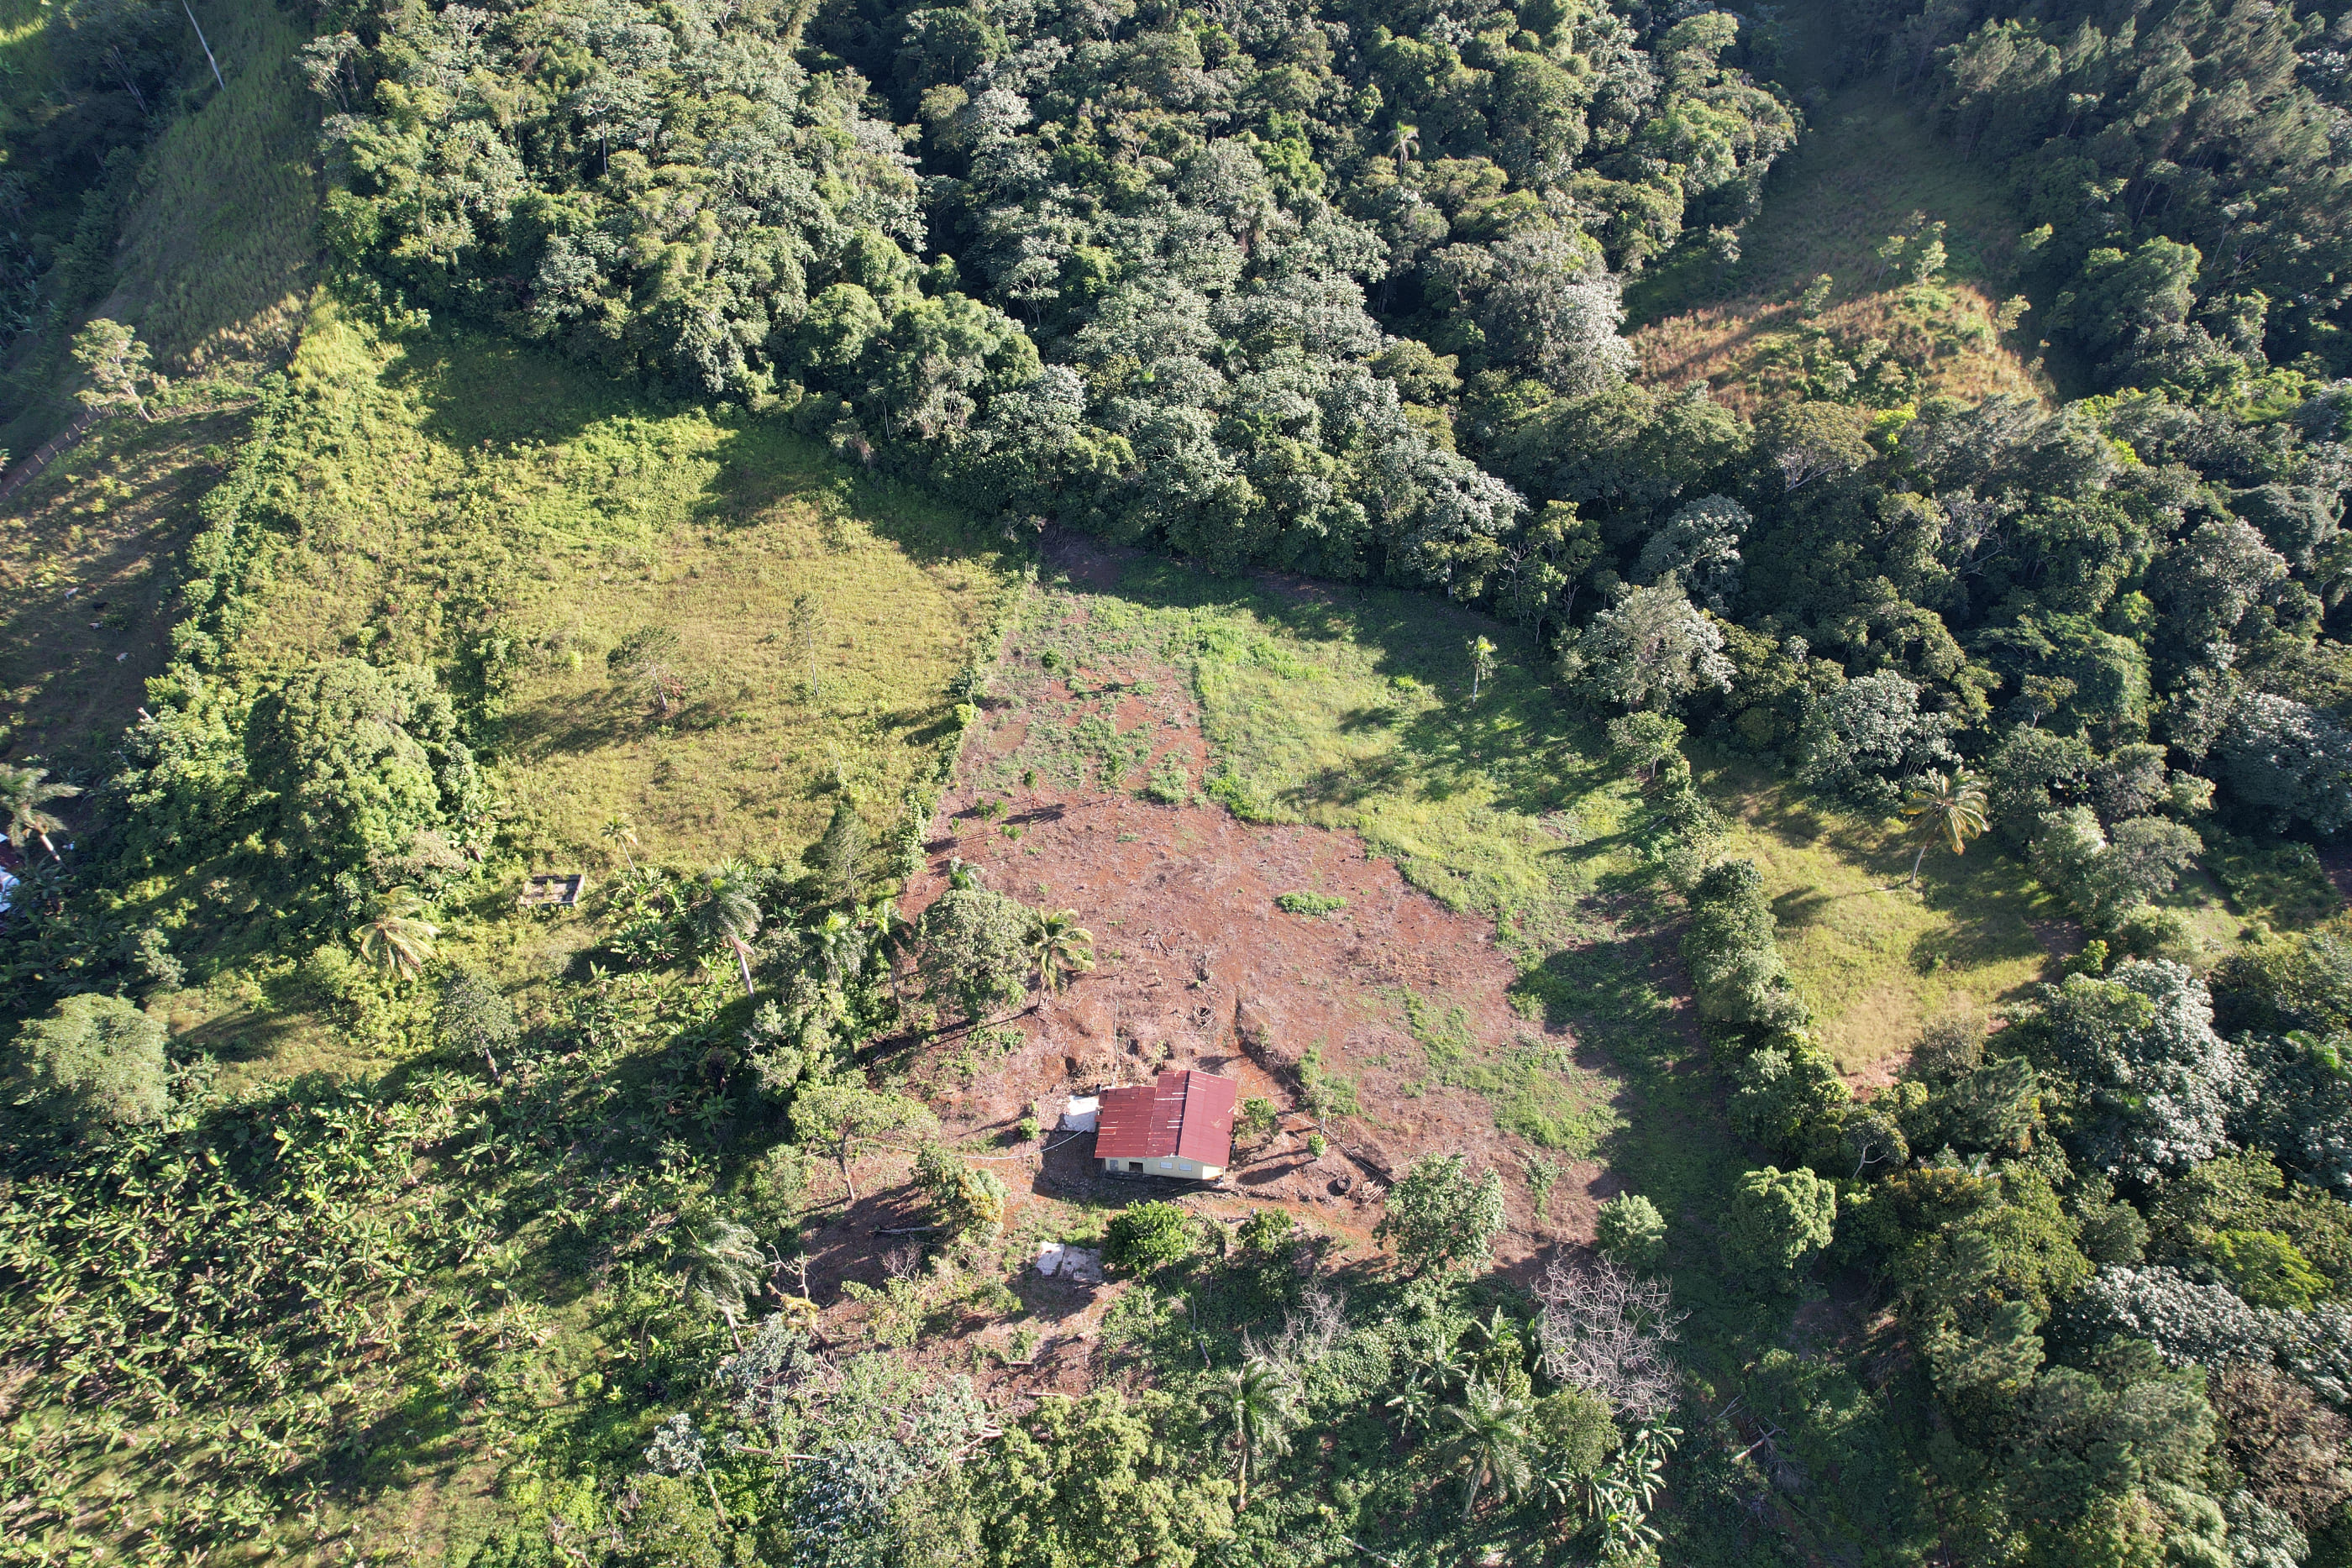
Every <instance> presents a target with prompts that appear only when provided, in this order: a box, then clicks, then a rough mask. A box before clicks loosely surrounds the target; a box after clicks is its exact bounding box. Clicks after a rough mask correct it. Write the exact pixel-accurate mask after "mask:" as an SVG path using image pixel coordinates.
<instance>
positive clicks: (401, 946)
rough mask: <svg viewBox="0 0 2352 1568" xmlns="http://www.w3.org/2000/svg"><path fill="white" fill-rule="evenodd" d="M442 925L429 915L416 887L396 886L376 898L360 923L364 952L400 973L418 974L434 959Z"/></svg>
mask: <svg viewBox="0 0 2352 1568" xmlns="http://www.w3.org/2000/svg"><path fill="white" fill-rule="evenodd" d="M440 935H441V927H439V926H438V925H434V924H433V923H432V922H431V921H429V920H427V919H425V900H424V899H423V898H421V897H419V896H418V895H417V892H416V890H415V888H413V887H396V888H394V889H393V890H392V891H391V892H390V893H388V894H384V895H383V897H382V898H380V899H378V900H376V904H375V909H374V911H373V914H371V915H369V916H368V920H367V924H365V925H362V926H361V927H360V956H361V957H362V958H366V959H369V960H371V961H373V962H374V963H378V964H381V965H383V967H385V968H387V969H389V970H391V971H392V972H393V973H394V975H396V976H402V977H409V978H414V977H415V976H417V975H418V974H421V973H422V972H423V971H424V968H425V965H426V964H428V963H430V962H432V960H433V940H434V938H435V937H436V936H440Z"/></svg>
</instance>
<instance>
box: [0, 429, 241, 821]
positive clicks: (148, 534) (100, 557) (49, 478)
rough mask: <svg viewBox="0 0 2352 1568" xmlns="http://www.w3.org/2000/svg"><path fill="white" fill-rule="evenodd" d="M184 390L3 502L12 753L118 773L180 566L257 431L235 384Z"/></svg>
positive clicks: (1, 547) (5, 709)
mask: <svg viewBox="0 0 2352 1568" xmlns="http://www.w3.org/2000/svg"><path fill="white" fill-rule="evenodd" d="M184 390H185V391H186V392H188V393H190V394H191V395H189V396H188V397H187V399H186V400H185V402H183V403H182V404H181V406H178V407H166V408H163V409H160V410H159V412H158V417H157V418H156V419H155V421H154V422H153V423H142V421H140V420H137V419H114V420H109V421H107V422H106V423H103V424H100V425H99V426H98V427H96V428H95V429H94V430H93V431H92V432H91V433H90V434H89V436H88V437H87V438H86V439H84V441H83V442H82V444H80V445H79V446H78V447H76V448H75V449H74V450H73V451H71V452H69V453H68V454H67V455H65V456H64V457H63V458H61V459H60V460H59V461H58V463H57V464H55V465H53V466H52V467H51V468H50V469H49V470H48V471H47V473H45V474H44V475H43V476H41V477H40V478H39V479H37V480H36V481H34V482H33V483H31V484H29V485H27V486H25V487H24V488H23V489H22V490H20V491H19V492H18V493H17V494H16V495H15V496H12V497H9V499H8V501H7V502H6V503H5V505H0V755H5V756H6V757H8V758H11V759H12V760H14V759H21V758H26V757H37V758H41V759H42V760H43V761H45V762H46V763H47V765H48V766H49V767H50V768H53V769H55V770H56V771H58V773H59V774H60V775H61V776H67V777H76V778H81V777H86V776H88V775H90V774H93V773H97V772H100V771H102V770H104V769H106V768H110V766H111V758H112V752H113V750H114V748H115V747H116V745H117V744H118V742H119V741H120V739H121V734H122V730H123V727H125V726H126V725H128V724H130V723H131V722H132V721H133V720H134V719H135V718H136V717H137V708H138V705H139V703H140V702H141V700H142V697H143V695H144V693H145V686H144V683H145V681H146V679H147V677H148V676H150V675H152V674H155V672H156V671H157V670H159V669H161V668H162V667H163V661H164V659H165V658H166V657H167V656H168V652H169V649H168V644H167V643H166V641H165V634H166V633H167V632H168V631H169V630H170V625H171V605H172V596H173V593H174V592H175V591H176V590H177V588H178V586H179V583H178V572H177V568H176V563H175V561H174V559H173V558H174V556H175V555H176V553H177V551H178V550H179V549H180V548H181V547H182V546H183V545H184V544H185V543H186V541H187V538H188V537H189V535H190V534H192V533H193V532H194V529H195V527H196V510H195V503H196V501H197V500H198V499H199V498H200V497H202V496H203V494H204V492H205V490H206V489H207V488H209V487H210V486H211V485H212V484H213V482H214V481H215V479H217V478H218V477H219V475H220V470H221V465H222V464H223V463H224V462H225V461H226V455H227V449H228V446H229V445H230V444H233V443H234V442H235V441H236V439H237V438H238V437H239V436H240V435H241V434H243V432H244V429H245V426H246V416H245V413H244V403H245V402H246V401H247V400H245V399H243V398H242V397H239V396H237V395H236V393H235V392H234V391H233V390H232V389H198V388H193V387H192V388H188V389H184ZM213 390H219V391H220V392H222V393H223V396H222V397H221V398H220V400H219V401H218V402H215V401H214V399H213V398H212V397H211V396H209V395H205V394H206V393H208V392H211V391H213Z"/></svg>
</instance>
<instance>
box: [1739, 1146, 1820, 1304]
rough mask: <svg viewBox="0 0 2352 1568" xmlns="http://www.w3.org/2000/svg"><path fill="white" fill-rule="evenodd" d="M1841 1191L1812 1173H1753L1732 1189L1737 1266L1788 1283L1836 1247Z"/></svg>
mask: <svg viewBox="0 0 2352 1568" xmlns="http://www.w3.org/2000/svg"><path fill="white" fill-rule="evenodd" d="M1836 1220H1837V1189H1836V1188H1835V1187H1833V1186H1831V1185H1830V1184H1829V1183H1827V1182H1825V1181H1823V1180H1822V1178H1821V1177H1819V1176H1815V1175H1814V1174H1813V1173H1812V1172H1811V1171H1809V1170H1793V1171H1783V1170H1780V1169H1777V1168H1775V1167H1773V1166H1765V1167H1764V1168H1763V1169H1762V1170H1756V1171H1749V1172H1748V1174H1747V1175H1746V1176H1741V1177H1740V1178H1739V1185H1738V1186H1736V1187H1734V1188H1733V1189H1732V1194H1731V1212H1730V1215H1729V1217H1728V1219H1727V1241H1726V1245H1727V1249H1728V1250H1729V1252H1730V1253H1731V1256H1732V1259H1733V1260H1734V1261H1735V1262H1737V1263H1739V1264H1741V1265H1743V1266H1744V1267H1746V1268H1747V1269H1748V1270H1750V1271H1752V1272H1754V1273H1756V1274H1759V1275H1761V1276H1763V1277H1764V1278H1765V1279H1766V1280H1767V1281H1781V1280H1785V1279H1786V1278H1787V1277H1788V1276H1789V1275H1790V1274H1792V1273H1794V1272H1795V1271H1796V1270H1798V1269H1799V1268H1800V1267H1801V1266H1802V1265H1803V1264H1804V1263H1805V1261H1806V1260H1809V1259H1811V1257H1812V1256H1813V1255H1814V1254H1815V1253H1817V1252H1819V1251H1821V1250H1822V1249H1823V1248H1825V1247H1827V1246H1828V1245H1829V1244H1830V1240H1831V1238H1832V1228H1833V1226H1834V1225H1835V1223H1836Z"/></svg>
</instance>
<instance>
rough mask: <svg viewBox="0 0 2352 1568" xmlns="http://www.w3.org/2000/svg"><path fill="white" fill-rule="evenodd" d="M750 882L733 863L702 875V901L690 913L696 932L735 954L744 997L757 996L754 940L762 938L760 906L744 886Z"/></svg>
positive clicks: (704, 938)
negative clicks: (753, 971) (754, 982)
mask: <svg viewBox="0 0 2352 1568" xmlns="http://www.w3.org/2000/svg"><path fill="white" fill-rule="evenodd" d="M748 880H749V878H748V877H746V875H745V874H744V872H743V869H742V868H741V867H740V866H739V865H737V864H735V862H732V861H730V862H727V863H726V864H724V865H718V866H713V867H712V868H711V869H710V870H709V871H707V872H704V873H702V897H701V898H700V899H699V900H698V901H697V903H696V904H695V905H694V908H693V909H692V910H691V911H690V912H689V918H690V919H691V920H692V922H693V924H694V928H695V932H696V934H697V935H698V936H700V937H702V939H703V940H704V941H706V942H713V941H715V942H724V943H725V944H726V945H727V946H730V947H732V948H733V949H734V950H735V962H736V965H737V966H738V967H740V968H741V970H742V971H743V994H744V995H745V996H747V997H748V996H752V995H755V994H756V991H755V988H753V986H752V984H751V938H752V937H754V936H758V935H759V934H760V905H759V903H758V901H757V900H755V899H753V898H752V896H751V894H750V893H749V892H747V891H746V890H745V888H744V886H743V884H744V883H745V882H746V881H748Z"/></svg>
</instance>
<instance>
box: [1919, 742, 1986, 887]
mask: <svg viewBox="0 0 2352 1568" xmlns="http://www.w3.org/2000/svg"><path fill="white" fill-rule="evenodd" d="M1902 810H1903V814H1904V815H1905V816H1906V817H1909V818H1911V819H1913V820H1914V821H1916V822H1917V823H1918V824H1919V852H1918V853H1917V854H1916V855H1913V856H1912V857H1911V885H1912V886H1913V887H1916V886H1918V885H1919V862H1921V861H1923V860H1926V859H1927V846H1928V845H1930V844H1932V843H1934V842H1935V841H1937V839H1948V840H1950V841H1951V845H1952V852H1953V853H1954V854H1956V855H1958V854H1966V853H1967V852H1968V847H1969V840H1970V839H1973V838H1975V837H1976V836H1977V835H1978V834H1979V833H1981V832H1983V831H1985V792H1984V786H1983V785H1981V784H1979V783H1978V782H1977V781H1976V779H1973V778H1972V777H1970V776H1969V770H1968V769H1967V768H1961V769H1960V770H1959V771H1958V772H1956V773H1954V774H1953V775H1952V776H1951V777H1950V778H1948V779H1947V778H1946V777H1944V773H1943V770H1942V769H1941V768H1929V769H1927V772H1925V773H1923V774H1921V775H1920V776H1919V779H1918V782H1916V784H1914V785H1912V786H1911V789H1910V791H1909V793H1907V794H1906V795H1905V796H1904V797H1903V808H1902Z"/></svg>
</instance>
